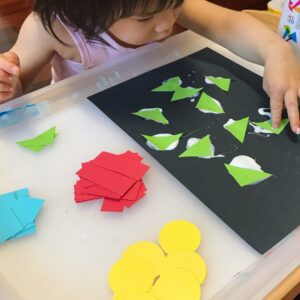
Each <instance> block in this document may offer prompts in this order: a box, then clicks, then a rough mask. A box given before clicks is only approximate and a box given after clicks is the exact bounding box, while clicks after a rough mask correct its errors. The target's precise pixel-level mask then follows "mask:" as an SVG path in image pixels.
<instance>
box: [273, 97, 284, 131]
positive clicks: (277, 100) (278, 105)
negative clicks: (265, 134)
mask: <svg viewBox="0 0 300 300" xmlns="http://www.w3.org/2000/svg"><path fill="white" fill-rule="evenodd" d="M270 103H271V114H272V126H273V128H278V127H279V124H280V121H281V116H282V111H283V95H281V94H274V95H272V96H271V100H270Z"/></svg>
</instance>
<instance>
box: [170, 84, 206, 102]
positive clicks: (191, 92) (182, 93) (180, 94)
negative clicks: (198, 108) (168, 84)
mask: <svg viewBox="0 0 300 300" xmlns="http://www.w3.org/2000/svg"><path fill="white" fill-rule="evenodd" d="M201 90H202V88H193V87H181V86H179V87H177V88H176V90H175V92H174V94H173V97H172V99H171V101H178V100H183V99H186V98H192V97H194V96H196V95H197V94H198V93H199V92H200V91H201Z"/></svg>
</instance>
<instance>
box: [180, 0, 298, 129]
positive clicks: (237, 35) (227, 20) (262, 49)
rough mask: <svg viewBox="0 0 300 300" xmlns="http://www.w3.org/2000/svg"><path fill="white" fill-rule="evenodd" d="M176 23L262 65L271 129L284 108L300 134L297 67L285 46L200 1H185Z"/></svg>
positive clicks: (242, 18)
mask: <svg viewBox="0 0 300 300" xmlns="http://www.w3.org/2000/svg"><path fill="white" fill-rule="evenodd" d="M178 22H179V24H181V25H182V26H184V27H186V28H189V29H191V30H193V31H195V32H197V33H199V34H201V35H204V36H206V37H208V38H209V39H212V40H214V41H216V42H217V43H219V44H221V45H223V46H225V47H227V48H228V49H230V50H231V51H233V52H235V53H236V54H238V55H240V56H241V57H243V58H245V59H247V60H250V61H253V62H256V63H261V64H264V65H265V74H264V89H265V91H266V92H267V94H268V95H269V96H270V101H271V110H272V121H273V126H274V127H278V125H279V122H280V119H281V114H282V110H283V108H284V106H285V107H286V109H287V112H288V115H289V119H290V123H291V127H292V130H293V131H294V132H295V133H298V134H299V133H300V122H299V110H298V98H297V96H298V95H300V91H299V88H300V67H299V64H298V62H297V61H296V58H295V56H294V53H293V49H292V47H291V46H290V45H289V44H288V43H286V42H285V41H284V40H282V39H281V38H280V37H279V36H278V35H277V34H276V33H274V32H272V31H271V30H269V29H268V28H267V27H266V26H264V24H262V23H260V22H259V21H258V20H256V19H255V18H252V17H251V16H249V15H247V14H245V13H241V12H236V11H231V10H228V9H225V8H222V7H219V6H216V5H214V4H211V3H209V2H207V1H202V0H185V2H184V5H183V9H182V11H181V14H180V16H179V19H178Z"/></svg>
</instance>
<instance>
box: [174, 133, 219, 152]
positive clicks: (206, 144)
mask: <svg viewBox="0 0 300 300" xmlns="http://www.w3.org/2000/svg"><path fill="white" fill-rule="evenodd" d="M212 155H213V153H212V144H211V140H210V137H209V134H208V135H206V136H205V137H203V138H202V139H200V140H199V141H198V142H197V143H195V144H194V145H193V146H191V147H189V148H188V149H186V150H185V151H184V152H183V153H181V154H180V155H179V157H212Z"/></svg>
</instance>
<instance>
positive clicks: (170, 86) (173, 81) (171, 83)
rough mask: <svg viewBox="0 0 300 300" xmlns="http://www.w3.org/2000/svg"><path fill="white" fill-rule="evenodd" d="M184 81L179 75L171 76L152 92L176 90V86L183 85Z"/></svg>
mask: <svg viewBox="0 0 300 300" xmlns="http://www.w3.org/2000/svg"><path fill="white" fill-rule="evenodd" d="M181 84H182V81H181V79H180V77H179V76H177V77H173V78H170V79H168V80H166V81H165V82H163V84H162V85H160V86H158V87H157V88H155V89H153V90H152V92H174V91H175V90H176V88H178V87H179V86H181Z"/></svg>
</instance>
